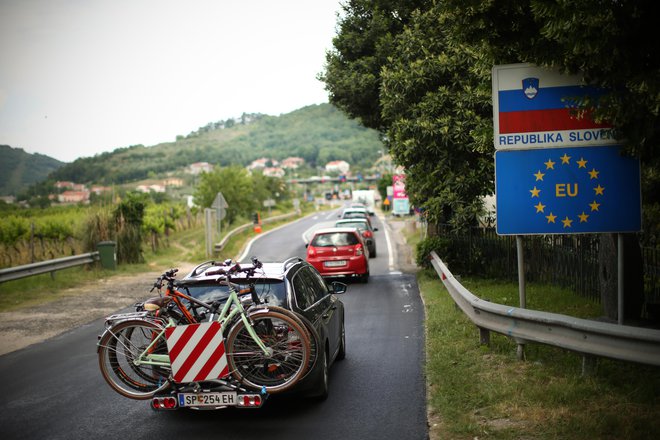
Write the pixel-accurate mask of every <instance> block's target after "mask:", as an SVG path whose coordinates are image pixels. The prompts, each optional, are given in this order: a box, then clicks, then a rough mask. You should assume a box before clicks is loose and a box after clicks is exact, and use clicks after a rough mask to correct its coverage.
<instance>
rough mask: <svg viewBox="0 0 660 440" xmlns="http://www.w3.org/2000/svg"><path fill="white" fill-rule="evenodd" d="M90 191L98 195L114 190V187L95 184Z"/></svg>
mask: <svg viewBox="0 0 660 440" xmlns="http://www.w3.org/2000/svg"><path fill="white" fill-rule="evenodd" d="M90 191H91V192H93V193H94V194H96V195H97V196H98V195H99V194H101V193H104V192H110V191H112V187H110V186H98V185H95V186H92V188H91V189H90Z"/></svg>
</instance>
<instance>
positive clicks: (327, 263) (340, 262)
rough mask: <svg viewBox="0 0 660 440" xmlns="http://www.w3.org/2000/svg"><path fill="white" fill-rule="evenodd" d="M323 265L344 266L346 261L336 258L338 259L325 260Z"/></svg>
mask: <svg viewBox="0 0 660 440" xmlns="http://www.w3.org/2000/svg"><path fill="white" fill-rule="evenodd" d="M323 265H324V266H325V267H338V266H346V261H345V260H338V261H326V262H324V263H323Z"/></svg>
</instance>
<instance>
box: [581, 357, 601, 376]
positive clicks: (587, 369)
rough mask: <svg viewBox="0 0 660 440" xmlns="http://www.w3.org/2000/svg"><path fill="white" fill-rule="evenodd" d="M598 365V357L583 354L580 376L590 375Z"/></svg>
mask: <svg viewBox="0 0 660 440" xmlns="http://www.w3.org/2000/svg"><path fill="white" fill-rule="evenodd" d="M597 367H598V358H597V357H596V356H591V355H588V354H585V355H584V356H582V376H583V377H585V376H591V375H593V374H594V373H595V372H596V368H597Z"/></svg>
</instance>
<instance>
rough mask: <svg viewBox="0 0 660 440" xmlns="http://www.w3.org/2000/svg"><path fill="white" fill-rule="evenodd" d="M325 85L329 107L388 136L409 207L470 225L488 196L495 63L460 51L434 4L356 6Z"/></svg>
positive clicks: (330, 58) (344, 23)
mask: <svg viewBox="0 0 660 440" xmlns="http://www.w3.org/2000/svg"><path fill="white" fill-rule="evenodd" d="M344 12H345V14H346V15H345V16H344V17H343V18H342V19H341V20H340V23H339V34H338V36H337V37H336V38H335V39H334V41H333V43H334V47H335V48H334V51H331V52H329V53H328V54H327V65H326V71H325V74H324V75H323V76H322V79H323V80H324V81H325V82H326V87H327V89H328V90H329V91H330V101H331V103H333V104H335V105H336V106H338V107H339V108H341V109H342V110H344V111H345V112H346V113H348V114H349V116H352V117H357V118H359V119H360V120H361V121H362V123H363V124H365V125H366V126H369V127H372V128H377V129H379V130H381V131H383V134H384V135H385V138H386V139H387V142H388V147H389V149H390V152H391V153H392V155H393V157H394V159H395V161H396V162H397V163H398V164H400V165H403V166H405V167H406V174H407V178H406V190H407V192H408V194H409V196H410V198H411V202H412V203H413V204H414V205H416V206H420V207H421V206H423V207H424V208H426V212H427V214H428V216H429V219H430V220H431V221H432V222H437V223H439V222H449V223H451V224H453V225H454V227H455V228H459V229H460V228H463V227H467V226H470V225H472V224H474V222H475V220H476V218H477V214H478V212H479V211H480V208H481V202H480V198H479V196H481V195H485V194H488V193H492V191H493V183H492V181H493V176H492V175H493V173H492V167H493V165H492V162H493V160H492V141H489V139H490V138H491V136H492V123H491V121H492V109H491V107H490V86H489V84H490V82H489V80H488V77H489V75H490V67H491V65H490V62H489V60H488V58H487V57H484V56H483V53H482V52H481V51H479V50H478V48H472V47H469V46H467V45H463V44H461V43H460V42H458V41H455V40H454V39H453V37H452V35H451V33H450V32H449V23H448V21H449V20H450V18H451V17H447V16H446V15H443V13H442V8H441V7H440V6H434V5H433V2H425V1H418V2H403V1H401V2H392V1H364V0H354V1H350V2H349V3H348V4H347V5H346V6H344Z"/></svg>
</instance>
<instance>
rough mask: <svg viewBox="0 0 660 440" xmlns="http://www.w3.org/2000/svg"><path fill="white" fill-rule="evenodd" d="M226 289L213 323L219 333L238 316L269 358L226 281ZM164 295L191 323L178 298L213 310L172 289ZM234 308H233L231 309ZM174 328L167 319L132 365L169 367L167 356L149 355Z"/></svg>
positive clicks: (230, 285)
mask: <svg viewBox="0 0 660 440" xmlns="http://www.w3.org/2000/svg"><path fill="white" fill-rule="evenodd" d="M228 287H229V297H228V298H227V301H226V302H225V304H224V306H223V307H222V309H221V310H220V313H219V314H218V317H217V318H215V321H218V322H219V323H220V331H221V332H223V333H224V331H225V326H226V325H227V324H228V323H230V322H233V318H234V317H235V316H236V315H237V314H239V315H240V319H241V320H242V321H243V323H244V324H245V328H246V329H247V331H248V334H249V335H250V337H252V339H253V340H254V342H255V343H256V344H257V345H258V346H259V348H260V349H261V350H262V351H263V353H264V355H266V356H270V355H272V349H270V348H269V347H266V346H265V345H264V343H263V342H262V341H261V339H260V338H259V336H258V335H257V332H256V331H255V330H254V328H253V327H252V323H251V322H250V319H249V318H248V316H247V314H246V313H245V308H244V307H243V304H242V303H241V300H240V299H239V297H238V293H237V291H236V289H235V288H234V287H233V285H232V284H231V282H229V281H228ZM166 295H170V296H172V298H173V300H174V301H175V302H176V303H177V305H178V306H179V308H180V309H181V310H182V311H183V313H184V315H186V317H187V318H188V317H190V319H191V322H196V321H195V319H194V318H193V317H192V315H190V312H188V310H187V309H186V308H185V307H182V304H181V303H180V300H179V298H184V299H186V300H188V301H191V302H193V303H195V304H197V305H199V306H202V307H205V308H207V309H209V310H213V307H212V306H210V305H209V304H206V303H205V302H203V301H200V300H198V299H196V298H193V297H191V296H188V295H186V294H184V293H182V292H179V291H177V290H174V289H170V288H168V290H167V293H166ZM232 305H233V306H235V307H232ZM174 326H176V323H175V322H174V320H172V318H169V321H168V323H167V325H165V327H163V329H162V330H161V331H160V332H159V333H158V334H155V335H153V336H152V339H153V340H152V342H151V343H150V344H149V345H148V346H147V348H145V349H144V350H143V351H142V353H140V354H139V356H137V357H136V358H135V359H134V360H133V363H134V364H135V365H136V366H139V365H153V366H160V367H170V358H169V355H167V354H154V353H151V351H153V349H154V347H155V346H156V344H157V343H158V341H159V340H160V338H161V337H163V338H164V337H165V331H166V329H167V328H170V327H174ZM108 331H112V328H110V329H108Z"/></svg>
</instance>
